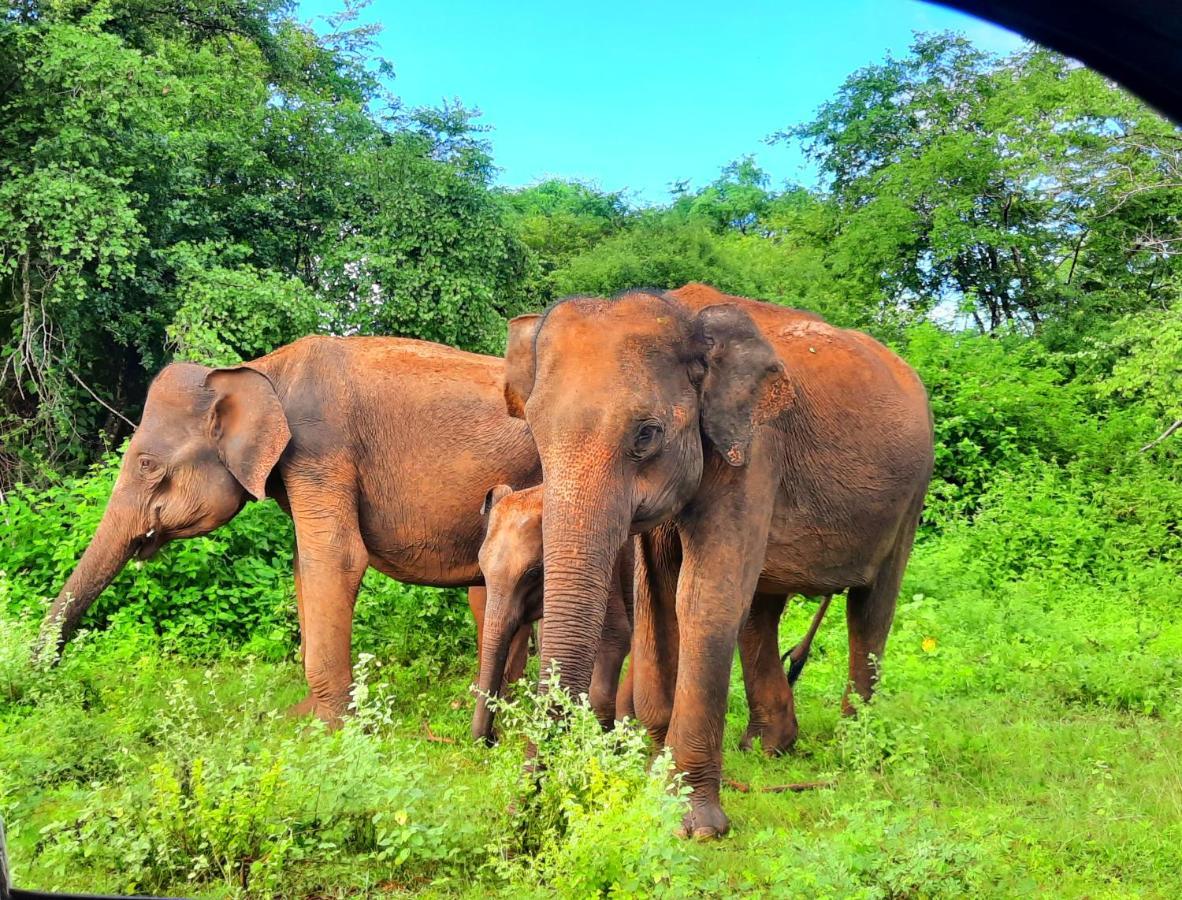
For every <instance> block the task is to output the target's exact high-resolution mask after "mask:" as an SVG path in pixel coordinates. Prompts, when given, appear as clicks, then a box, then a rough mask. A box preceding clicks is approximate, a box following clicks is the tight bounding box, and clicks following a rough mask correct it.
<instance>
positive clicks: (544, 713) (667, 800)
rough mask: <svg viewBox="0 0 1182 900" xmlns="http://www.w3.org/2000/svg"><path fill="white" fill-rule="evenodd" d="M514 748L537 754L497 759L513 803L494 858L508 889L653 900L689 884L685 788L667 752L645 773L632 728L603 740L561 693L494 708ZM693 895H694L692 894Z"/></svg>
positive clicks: (585, 710) (590, 716) (582, 709)
mask: <svg viewBox="0 0 1182 900" xmlns="http://www.w3.org/2000/svg"><path fill="white" fill-rule="evenodd" d="M497 706H498V715H499V717H500V719H499V721H501V722H502V726H503V728H504V730H505V731H506V732H507V733H508V734H510V735H512V736H513V737H514V738H525V739H526V740H528V741H529V742H531V743H532V745H533V746H534V747H535V748H536V754H535V755H533V756H532V757H531V758H530V759H529V764H528V766H526V767H524V768H523V766H522V758H521V754H520V752H517V751H518V750H519V747H518V748H514V749H513V750H510V751H509V752H503V753H502V754H501V760H500V766H499V774H500V777H501V778H502V779H503V780H505V781H507V782H508V783H509V784H510V785H511V786H512V787H511V790H512V791H514V792H515V793H516V800H515V805H514V810H513V812H512V822H511V825H510V828H509V836H508V839H507V840H506V841H505V842H503V843H502V844H501V845H500V846H499V847H498V848H497V849H498V851H499V854H500V856H501V862H500V863H499V865H498V870H499V872H500V873H501V874H502V875H503V876H504V877H507V878H508V879H509V880H510V881H513V882H515V883H518V884H521V885H524V886H532V887H536V888H546V889H549V890H551V891H556V892H558V893H559V894H560V895H562V896H577V897H606V896H613V897H614V896H659V895H666V894H678V893H680V892H684V891H686V890H688V889H689V886H690V885H691V883H692V873H693V862H694V858H693V856H692V854H691V852H690V848H691V846H692V845H690V844H687V843H685V842H684V841H682V840H680V839H679V838H677V837H676V836H675V834H674V832H675V830H676V829H677V828H678V827H679V826H680V824H681V819H682V816H683V815H684V814H685V812H686V810H687V808H688V807H687V804H686V801H685V796H686V794H687V793H688V788H683V787H682V786H681V782H680V779H679V778H678V777H674V776H673V775H672V771H671V766H672V760H671V758H670V756H669V754H668V752H665V753H662V754H660V755H659V756H658V757H657V758H656V760H655V761H653V763H652V767H651V770H650V767H649V751H648V746H647V741H646V739H645V736H644V732H643V730H642V729H641V728H640V727H639V726H638V725H637V724H636V723H635V722H633V721H627V722H622V723H619V724H618V725H617V726H616V728H615V729H614V730H612V731H608V732H604V731H603V729H602V727H601V726H600V724H599V722H598V720H597V719H596V718H595V714H594V712H592V710H591V708H590V706H588V705H587V702H586V698H585V697H581V698H579V700H578V701H576V700H574V699H572V698H571V697H570V695H569V694H567V693H566V692H565V691H563V690H562V689H560V688H557V687H553V688H551V689H550V690H549V692H548V693H547V694H544V695H543V694H539V693H536V692H532V691H531V692H525V693H524V695H523V696H522V697H521V699H519V700H518V701H516V702H514V703H507V702H504V701H501V702H499V703H498V704H497ZM697 886H698V887H699V888H700V887H701V885H697Z"/></svg>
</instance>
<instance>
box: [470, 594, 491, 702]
mask: <svg viewBox="0 0 1182 900" xmlns="http://www.w3.org/2000/svg"><path fill="white" fill-rule="evenodd" d="M487 601H488V590H487V589H486V588H483V587H470V588H468V609H469V610H471V612H472V621H473V622H475V623H476V682H479V681H480V654H481V650H482V649H483V648H484V607H485V604H486V603H487Z"/></svg>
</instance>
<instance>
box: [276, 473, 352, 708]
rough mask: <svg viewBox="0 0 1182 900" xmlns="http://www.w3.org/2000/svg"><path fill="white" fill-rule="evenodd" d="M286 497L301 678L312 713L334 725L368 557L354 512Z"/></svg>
mask: <svg viewBox="0 0 1182 900" xmlns="http://www.w3.org/2000/svg"><path fill="white" fill-rule="evenodd" d="M289 496H290V497H291V503H292V514H293V516H292V517H293V519H294V520H295V528H296V543H297V546H298V548H299V559H300V593H301V595H302V596H303V598H304V604H303V605H304V640H305V645H304V647H305V649H304V674H305V676H306V677H307V679H308V687H309V688H310V689H311V691H312V697H313V705H312V712H315V713H316V715H317V716H318V717H320V718H321V719H323V720H324V721H325V722H328V723H329V724H330V725H337V724H339V723H340V719H341V716H342V715H344V714H345V713H346V712H347V711H348V707H349V701H350V699H351V697H350V694H351V688H352V685H353V671H352V665H351V656H350V651H351V645H352V637H353V606H354V604H355V603H356V601H357V591H358V589H359V588H360V587H361V579H362V576H364V575H365V569H366V567H367V566H368V564H369V553H368V551H367V550H366V548H365V543H364V542H363V541H362V539H361V533H360V530H359V528H358V526H357V514H356V509H355V508H353V507H347V508H342V506H343V504H340V503H339V502H338V503H337V504H335V505H334V507H333V508H332V509H331V510H326V509H325V508H324V507H325V498H323V497H322V496H319V495H318V494H316V493H311V494H310V495H309V496H308V497H307V498H306V499H305V498H304V497H302V496H301V493H300V492H297V491H296V490H294V489H292V488H290V487H289ZM301 500H305V502H300V501H301Z"/></svg>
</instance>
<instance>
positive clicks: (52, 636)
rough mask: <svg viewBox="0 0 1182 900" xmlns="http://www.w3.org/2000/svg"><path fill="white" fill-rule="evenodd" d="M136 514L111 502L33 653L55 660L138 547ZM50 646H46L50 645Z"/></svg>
mask: <svg viewBox="0 0 1182 900" xmlns="http://www.w3.org/2000/svg"><path fill="white" fill-rule="evenodd" d="M138 518H139V517H138V516H136V515H134V514H133V512H132V510H130V509H128V508H127V507H124V506H122V505H119V504H116V503H112V504H111V505H109V506H108V507H107V511H106V512H105V513H104V514H103V518H102V521H101V522H100V523H99V527H98V530H97V531H96V532H95V535H94V538H93V539H92V540H91V542H90V544H89V545H87V547H86V551H85V552H84V553H83V554H82V559H81V560H79V562H78V565H77V566H76V567H75V568H74V571H73V572H72V573H71V574H70V577H69V578H68V579H66V583H65V586H64V587H63V588H62V590H61V593H60V594H59V595H58V597H57V599H56V600H55V601H54V602H53V605H52V606H51V607H50V608H49V612H48V613H47V614H46V616H45V619H44V621H43V622H42V623H41V633H40V636H39V638H38V640H37V646H36V649H35V651H34V656H35V658H37V659H42V658H44V657H45V655H46V653H47V652H48V659H49V661H50V662H56V661H57V660H58V658H59V657H60V656H61V653H62V648H63V647H64V646H65V644H66V642H67V641H68V640H69V639H70V638H71V637H72V636H73V634H74V632H75V631H77V630H78V623H79V622H80V621H81V620H82V616H83V615H85V613H86V611H87V610H88V609H89V608H90V605H91V604H92V603H93V602H94V601H95V599H96V598H97V597H98V596H99V594H101V593H102V592H103V591H104V590H105V589H106V587H107V585H109V584H110V583H111V582H112V581H113V580H114V578H115V576H116V575H118V574H119V572H120V571H122V569H123V567H124V566H125V565H126V564H127V561H128V560H129V559H130V558H131V556H132V554H133V553H134V552H135V551H136V549H137V548H138V546H139V543H140V541H139V533H138V524H139V522H138ZM51 647H52V649H49V648H51Z"/></svg>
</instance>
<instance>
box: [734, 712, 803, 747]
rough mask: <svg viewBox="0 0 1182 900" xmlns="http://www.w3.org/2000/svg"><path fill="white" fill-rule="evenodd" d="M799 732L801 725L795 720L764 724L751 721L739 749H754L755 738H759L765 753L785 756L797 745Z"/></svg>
mask: <svg viewBox="0 0 1182 900" xmlns="http://www.w3.org/2000/svg"><path fill="white" fill-rule="evenodd" d="M799 732H800V727H799V726H798V725H797V724H796V721H795V720H793V721H791V722H769V723H767V724H764V725H757V724H755V723H751V724H749V725H748V726H747V730H746V731H745V732H743V737H742V739H741V740H740V741H739V749H740V750H744V751H746V750H751V749H753V748H754V746H755V739H756V738H759V742H760V745H761V746H762V747H763V752H764V755H766V756H783V755H784V754H785V753H787V752H788V751H789V750H791V749H792V748H793V746H795V744H796V736H797V734H798V733H799Z"/></svg>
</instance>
